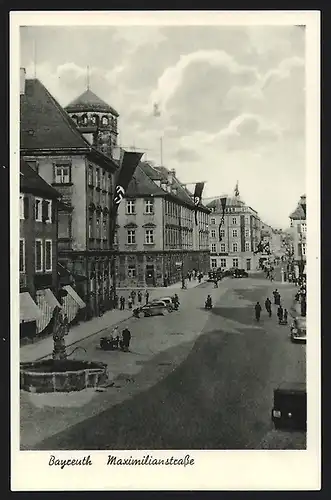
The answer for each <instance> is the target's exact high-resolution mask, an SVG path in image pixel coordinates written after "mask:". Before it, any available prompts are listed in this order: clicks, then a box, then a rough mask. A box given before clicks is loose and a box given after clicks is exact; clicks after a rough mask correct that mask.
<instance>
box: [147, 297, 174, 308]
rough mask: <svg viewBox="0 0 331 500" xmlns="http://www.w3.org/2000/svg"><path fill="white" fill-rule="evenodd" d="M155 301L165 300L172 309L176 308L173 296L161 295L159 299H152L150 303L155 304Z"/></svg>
mask: <svg viewBox="0 0 331 500" xmlns="http://www.w3.org/2000/svg"><path fill="white" fill-rule="evenodd" d="M155 302H164V303H165V304H166V305H167V306H168V307H169V309H171V311H172V310H173V309H174V306H173V303H172V299H171V297H160V298H159V299H154V300H152V301H151V302H150V304H154V303H155Z"/></svg>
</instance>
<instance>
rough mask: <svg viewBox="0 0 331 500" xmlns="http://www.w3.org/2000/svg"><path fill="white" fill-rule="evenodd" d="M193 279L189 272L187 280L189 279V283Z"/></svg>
mask: <svg viewBox="0 0 331 500" xmlns="http://www.w3.org/2000/svg"><path fill="white" fill-rule="evenodd" d="M191 278H192V274H191V273H190V272H188V273H187V279H188V280H189V281H191Z"/></svg>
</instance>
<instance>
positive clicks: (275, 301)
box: [272, 288, 278, 305]
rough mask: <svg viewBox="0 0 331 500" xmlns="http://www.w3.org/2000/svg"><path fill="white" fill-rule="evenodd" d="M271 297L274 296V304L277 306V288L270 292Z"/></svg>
mask: <svg viewBox="0 0 331 500" xmlns="http://www.w3.org/2000/svg"><path fill="white" fill-rule="evenodd" d="M272 295H273V296H274V304H275V305H277V295H278V290H277V288H276V290H274V291H273V292H272Z"/></svg>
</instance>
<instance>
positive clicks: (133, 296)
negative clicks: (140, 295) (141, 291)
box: [131, 290, 136, 305]
mask: <svg viewBox="0 0 331 500" xmlns="http://www.w3.org/2000/svg"><path fill="white" fill-rule="evenodd" d="M131 299H132V304H133V305H134V301H135V299H136V291H135V290H132V292H131Z"/></svg>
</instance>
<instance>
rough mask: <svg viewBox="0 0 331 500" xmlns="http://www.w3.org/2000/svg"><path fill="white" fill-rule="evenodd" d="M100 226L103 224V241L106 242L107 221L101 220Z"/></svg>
mask: <svg viewBox="0 0 331 500" xmlns="http://www.w3.org/2000/svg"><path fill="white" fill-rule="evenodd" d="M102 224H103V239H104V240H106V239H107V219H106V218H105V217H104V218H103V221H102Z"/></svg>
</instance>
